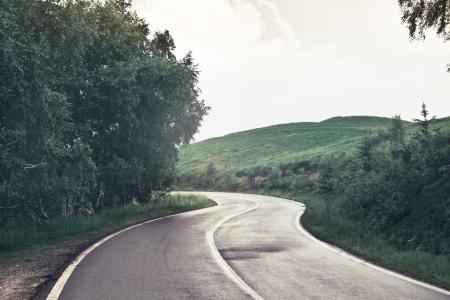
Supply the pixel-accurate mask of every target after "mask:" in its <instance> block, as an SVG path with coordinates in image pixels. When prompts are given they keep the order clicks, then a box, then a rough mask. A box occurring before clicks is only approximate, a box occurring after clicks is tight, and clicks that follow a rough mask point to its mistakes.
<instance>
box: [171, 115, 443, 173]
mask: <svg viewBox="0 0 450 300" xmlns="http://www.w3.org/2000/svg"><path fill="white" fill-rule="evenodd" d="M390 122H391V121H390V119H389V118H381V117H367V116H354V117H335V118H331V119H328V120H325V121H323V122H320V123H313V122H308V123H291V124H282V125H275V126H270V127H265V128H258V129H253V130H249V131H243V132H238V133H233V134H229V135H226V136H223V137H219V138H213V139H209V140H205V141H202V142H199V143H195V144H192V145H190V146H189V147H187V148H186V149H184V150H183V151H181V153H180V160H179V163H178V172H179V174H186V173H191V174H195V173H198V172H203V171H204V170H205V169H206V167H207V166H208V165H209V164H210V163H211V162H212V163H214V165H215V166H216V167H217V169H219V170H222V171H237V170H242V169H245V168H249V167H255V166H273V165H280V164H285V163H291V162H298V161H302V160H308V159H313V158H318V157H321V156H327V155H330V154H336V153H340V152H348V151H354V150H355V146H356V145H358V143H359V141H360V140H361V138H362V137H364V136H366V135H367V134H370V133H371V132H375V131H376V130H378V129H380V128H386V127H387V126H389V124H390ZM406 123H407V122H406ZM449 123H450V120H449ZM407 124H408V125H410V124H411V123H407Z"/></svg>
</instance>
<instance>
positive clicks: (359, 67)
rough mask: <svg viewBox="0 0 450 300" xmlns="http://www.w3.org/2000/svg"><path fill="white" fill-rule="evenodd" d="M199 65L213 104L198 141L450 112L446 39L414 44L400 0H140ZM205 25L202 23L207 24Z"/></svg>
mask: <svg viewBox="0 0 450 300" xmlns="http://www.w3.org/2000/svg"><path fill="white" fill-rule="evenodd" d="M134 5H135V6H134V7H135V9H136V10H137V13H138V14H139V15H140V16H142V17H144V18H145V19H146V20H147V21H148V22H149V23H150V29H151V31H152V32H155V31H157V30H164V29H168V30H169V31H170V32H171V34H172V35H173V37H174V39H175V42H176V45H177V47H178V48H177V49H176V54H177V56H178V57H182V56H183V55H184V54H186V53H187V52H188V51H192V52H193V56H194V59H195V61H196V63H198V64H199V68H200V71H201V74H200V87H201V89H202V90H203V93H202V95H201V96H202V98H203V99H205V101H206V103H207V105H209V106H211V107H212V110H211V112H210V114H209V115H208V116H207V117H206V118H205V120H204V122H203V124H202V127H201V128H200V132H199V133H198V134H196V135H195V141H201V140H204V139H208V138H212V137H218V136H223V135H226V134H228V133H232V132H237V131H243V130H249V129H252V128H258V127H265V126H269V125H271V124H279V123H286V122H287V123H292V122H299V121H306V122H317V121H320V120H325V119H328V118H331V117H334V116H336V115H376V116H381V117H391V116H393V115H395V114H401V115H402V117H403V118H404V119H406V120H410V119H413V118H416V117H417V116H419V113H420V105H421V104H422V103H423V102H425V103H426V104H427V106H428V107H429V110H430V113H431V114H432V115H436V116H437V117H445V116H447V115H449V114H450V113H449V112H450V102H449V101H447V99H448V98H449V97H450V85H448V79H449V76H450V75H449V74H448V73H447V72H446V65H447V63H449V62H450V59H449V56H448V52H449V50H450V47H449V45H448V43H444V42H443V41H441V40H439V39H437V38H436V37H435V35H434V34H429V35H428V36H427V39H426V40H425V41H423V42H417V41H416V42H411V41H410V40H409V36H408V30H407V28H406V27H405V26H404V25H402V24H401V20H400V9H399V7H398V4H397V2H396V1H391V0H382V1H376V2H373V1H370V0H364V1H361V0H345V1H343V2H340V3H339V5H338V4H337V3H333V2H330V1H327V0H320V1H317V0H315V1H313V0H301V1H297V2H295V3H292V2H290V1H287V0H266V1H259V0H239V1H238V0H232V1H231V0H213V1H211V0H196V1H193V2H189V3H185V2H182V3H180V2H179V1H175V0H137V1H135V4H134ZM205 24H208V26H205Z"/></svg>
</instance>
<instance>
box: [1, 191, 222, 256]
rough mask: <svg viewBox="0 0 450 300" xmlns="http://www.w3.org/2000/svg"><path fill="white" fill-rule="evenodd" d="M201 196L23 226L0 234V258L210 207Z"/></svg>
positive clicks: (172, 197)
mask: <svg viewBox="0 0 450 300" xmlns="http://www.w3.org/2000/svg"><path fill="white" fill-rule="evenodd" d="M212 205H213V204H212V202H211V201H210V200H208V199H207V198H206V197H204V196H198V195H180V194H171V195H168V196H165V197H163V198H161V199H159V200H156V201H153V202H150V203H148V204H142V205H140V204H135V205H128V206H126V207H122V208H109V209H105V210H103V211H102V212H100V213H98V214H96V215H94V216H89V217H87V216H77V217H72V218H59V219H56V220H54V221H52V222H51V223H49V224H38V225H36V224H24V225H22V226H8V227H6V228H2V229H1V230H0V257H1V256H8V255H10V254H11V253H12V252H15V251H27V250H32V249H37V248H42V247H47V246H52V245H55V244H59V243H64V242H68V241H73V240H77V239H86V238H89V237H95V236H100V235H102V234H106V233H109V232H112V231H115V230H118V229H120V228H123V227H125V226H127V225H130V224H133V223H137V222H141V221H144V220H149V219H154V218H158V217H162V216H167V215H170V214H174V213H180V212H184V211H190V210H195V209H200V208H203V207H208V206H212Z"/></svg>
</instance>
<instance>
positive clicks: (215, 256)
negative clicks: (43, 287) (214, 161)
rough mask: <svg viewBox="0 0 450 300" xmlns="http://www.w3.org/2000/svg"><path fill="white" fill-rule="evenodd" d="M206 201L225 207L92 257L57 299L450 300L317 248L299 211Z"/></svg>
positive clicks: (230, 197) (241, 197)
mask: <svg viewBox="0 0 450 300" xmlns="http://www.w3.org/2000/svg"><path fill="white" fill-rule="evenodd" d="M205 194H206V195H207V196H208V197H210V198H211V199H213V200H215V201H216V202H218V203H219V204H220V205H219V206H216V207H212V208H207V209H203V210H199V211H195V212H189V213H184V214H180V215H175V216H172V217H168V218H163V219H160V220H156V221H152V222H148V223H146V224H143V225H141V226H137V227H134V228H131V229H129V230H127V231H126V232H122V233H120V234H118V235H115V236H114V237H111V238H109V239H107V240H105V241H102V242H100V243H98V244H97V245H94V247H93V248H92V249H88V250H89V251H86V252H85V253H84V254H82V256H81V257H79V259H78V260H77V261H75V263H74V264H72V265H71V266H69V268H68V270H66V272H65V273H64V274H63V276H62V277H61V278H60V280H59V281H58V282H57V284H56V285H55V287H54V288H53V290H52V292H51V294H50V295H49V298H48V299H57V298H59V299H84V300H88V299H450V293H448V292H446V291H443V290H440V289H437V288H434V287H431V286H428V285H426V284H422V283H420V282H415V281H413V280H411V279H408V278H404V277H402V276H400V275H397V274H394V273H390V272H388V271H384V270H380V269H379V268H376V267H374V266H372V265H369V264H367V263H364V262H362V261H360V260H358V259H357V258H354V257H352V256H350V255H347V254H345V253H340V252H339V250H336V249H335V248H333V247H330V246H327V245H326V244H324V243H321V242H319V241H317V240H315V239H314V238H313V237H311V236H310V235H309V234H308V233H307V232H306V231H304V230H303V229H302V228H301V227H300V226H299V225H298V224H299V223H298V219H299V216H300V214H301V212H302V211H303V210H304V206H303V205H302V204H300V203H297V202H293V201H288V200H283V199H279V198H273V197H265V196H256V195H246V194H228V193H205ZM219 253H220V254H219Z"/></svg>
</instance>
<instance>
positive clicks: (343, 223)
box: [292, 194, 450, 289]
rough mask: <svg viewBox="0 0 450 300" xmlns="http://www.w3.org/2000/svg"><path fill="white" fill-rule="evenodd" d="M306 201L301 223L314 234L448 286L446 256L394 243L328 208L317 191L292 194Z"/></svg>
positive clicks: (448, 260) (449, 272) (449, 271)
mask: <svg viewBox="0 0 450 300" xmlns="http://www.w3.org/2000/svg"><path fill="white" fill-rule="evenodd" d="M292 198H293V199H295V200H299V201H301V202H303V203H305V204H307V210H306V212H305V214H304V216H303V217H302V224H303V226H304V227H305V228H306V229H307V230H308V231H310V232H311V233H312V234H313V235H314V236H316V237H317V238H319V239H321V240H323V241H326V242H329V243H331V244H334V245H336V246H338V247H340V248H342V249H344V250H347V251H349V252H351V253H353V254H356V255H358V256H360V257H363V258H365V259H367V260H369V261H372V262H375V263H376V264H379V265H381V266H385V267H388V268H390V269H393V270H395V271H397V272H399V273H402V274H407V275H409V276H412V277H415V278H417V279H420V280H425V281H428V282H430V283H433V284H436V285H439V286H442V287H444V288H447V289H450V258H449V257H447V256H444V255H436V254H432V253H428V252H424V251H420V250H409V249H401V248H398V247H395V246H393V245H391V244H389V243H388V242H386V241H385V240H383V239H382V238H381V237H378V236H376V235H373V234H370V233H369V232H368V230H367V229H364V228H361V227H359V226H358V225H356V224H355V223H354V222H352V221H351V220H348V219H347V218H345V217H344V216H343V215H340V214H336V213H335V211H334V210H328V209H327V206H326V204H325V203H326V200H325V199H323V198H322V197H321V196H320V195H315V194H303V195H301V196H298V195H296V196H293V197H292Z"/></svg>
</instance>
